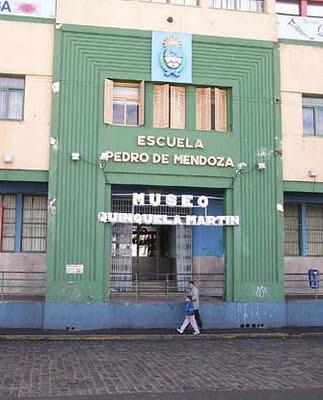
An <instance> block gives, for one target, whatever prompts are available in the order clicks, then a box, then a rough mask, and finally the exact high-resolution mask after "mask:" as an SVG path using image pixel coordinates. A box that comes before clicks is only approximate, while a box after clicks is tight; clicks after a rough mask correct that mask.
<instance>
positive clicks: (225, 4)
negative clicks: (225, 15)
mask: <svg viewBox="0 0 323 400" xmlns="http://www.w3.org/2000/svg"><path fill="white" fill-rule="evenodd" d="M209 7H210V8H218V9H222V10H235V11H251V12H258V13H262V12H264V1H263V0H209Z"/></svg>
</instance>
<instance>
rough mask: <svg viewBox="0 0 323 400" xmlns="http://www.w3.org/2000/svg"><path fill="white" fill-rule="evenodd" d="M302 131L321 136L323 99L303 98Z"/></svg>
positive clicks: (322, 129)
mask: <svg viewBox="0 0 323 400" xmlns="http://www.w3.org/2000/svg"><path fill="white" fill-rule="evenodd" d="M303 131H304V135H312V136H323V97H303Z"/></svg>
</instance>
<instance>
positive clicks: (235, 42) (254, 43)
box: [61, 24, 276, 48]
mask: <svg viewBox="0 0 323 400" xmlns="http://www.w3.org/2000/svg"><path fill="white" fill-rule="evenodd" d="M61 30H63V31H64V32H77V33H89V34H102V35H115V36H140V37H144V38H149V37H151V34H152V31H150V30H149V31H148V30H138V29H124V28H110V27H101V26H90V25H71V24H66V25H65V24H64V25H62V27H61ZM192 37H193V42H194V41H195V42H204V43H210V42H212V43H214V42H217V43H220V44H224V45H231V46H240V47H244V46H245V47H261V48H273V47H274V46H276V42H271V41H269V40H255V39H237V38H224V37H221V36H208V35H192Z"/></svg>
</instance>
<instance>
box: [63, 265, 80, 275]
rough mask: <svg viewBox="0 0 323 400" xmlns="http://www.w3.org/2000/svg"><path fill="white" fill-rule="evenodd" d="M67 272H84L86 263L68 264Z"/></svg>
mask: <svg viewBox="0 0 323 400" xmlns="http://www.w3.org/2000/svg"><path fill="white" fill-rule="evenodd" d="M65 272H66V273H67V274H83V273H84V265H83V264H66V265H65Z"/></svg>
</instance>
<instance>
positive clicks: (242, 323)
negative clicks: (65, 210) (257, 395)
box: [0, 300, 323, 331]
mask: <svg viewBox="0 0 323 400" xmlns="http://www.w3.org/2000/svg"><path fill="white" fill-rule="evenodd" d="M200 313H201V316H202V319H203V323H204V327H205V328H206V329H212V328H217V329H221V328H223V329H224V328H265V329H266V328H280V327H281V328H284V327H306V326H323V300H316V301H292V302H268V303H218V302H217V303H202V304H201V309H200ZM183 318H184V315H183V304H181V303H106V304H77V303H40V302H39V303H38V302H0V328H39V329H47V330H48V329H49V330H51V329H52V330H69V331H73V330H74V331H82V330H100V329H115V328H120V329H121V328H138V329H139V328H145V329H149V328H176V327H178V326H179V324H180V323H181V322H182V319H183Z"/></svg>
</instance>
